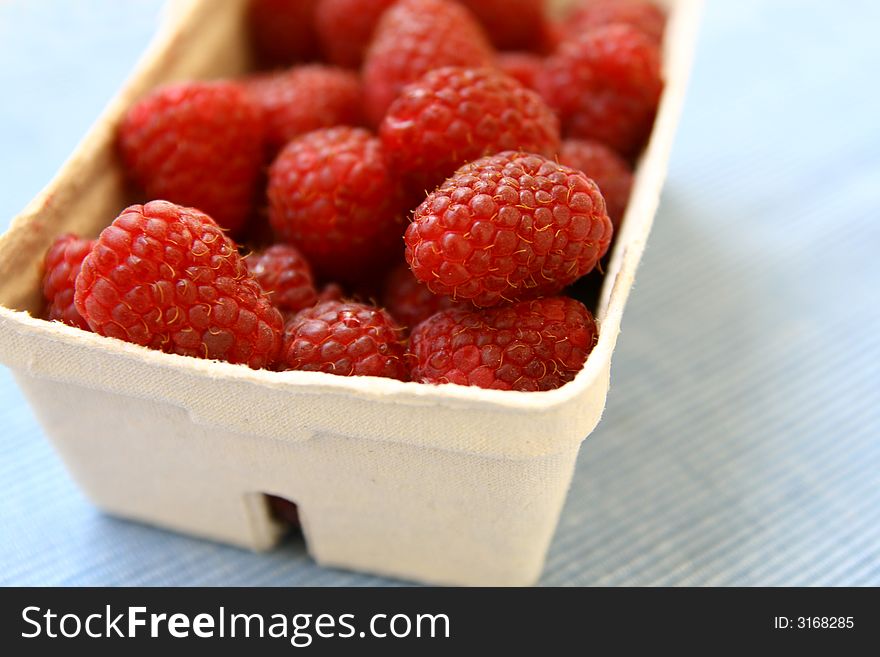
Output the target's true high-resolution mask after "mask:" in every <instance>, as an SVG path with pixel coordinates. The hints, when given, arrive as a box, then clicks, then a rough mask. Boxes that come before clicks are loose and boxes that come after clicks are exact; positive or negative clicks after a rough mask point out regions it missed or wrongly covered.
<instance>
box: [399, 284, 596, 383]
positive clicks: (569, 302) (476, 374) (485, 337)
mask: <svg viewBox="0 0 880 657" xmlns="http://www.w3.org/2000/svg"><path fill="white" fill-rule="evenodd" d="M597 334H598V330H597V328H596V323H595V322H594V321H593V316H592V315H591V314H590V311H589V310H587V309H586V308H585V307H584V306H583V304H581V303H580V302H579V301H575V300H574V299H569V298H568V297H551V298H548V299H538V300H535V301H520V302H519V303H515V304H513V305H510V306H502V307H500V308H490V309H488V310H482V311H480V310H467V309H463V308H459V309H453V310H445V311H443V312H441V313H438V314H436V315H434V316H433V317H431V318H430V319H428V320H426V321H424V322H422V323H421V324H420V325H419V326H418V327H417V328H416V329H415V330H414V331H413V334H412V336H411V338H410V351H411V352H412V354H413V360H414V365H413V368H412V373H411V375H412V380H413V381H418V382H421V383H457V384H459V385H465V386H468V385H470V386H479V387H480V388H494V389H496V390H522V391H534V390H552V389H554V388H558V387H560V386H561V385H563V384H565V383H568V382H569V381H571V380H572V379H573V378H574V377H575V375H576V374H577V373H578V372H579V371H580V369H581V367H583V364H584V362H585V361H586V359H587V356H588V355H589V354H590V352H591V351H592V349H593V346H594V345H595V344H596V339H597Z"/></svg>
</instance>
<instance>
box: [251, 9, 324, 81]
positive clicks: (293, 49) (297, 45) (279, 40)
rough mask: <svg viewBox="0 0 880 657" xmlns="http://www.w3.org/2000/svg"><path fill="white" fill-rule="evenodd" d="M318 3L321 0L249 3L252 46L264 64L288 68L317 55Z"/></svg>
mask: <svg viewBox="0 0 880 657" xmlns="http://www.w3.org/2000/svg"><path fill="white" fill-rule="evenodd" d="M317 4H318V0H250V6H249V7H248V27H249V29H250V36H251V43H252V45H253V49H254V51H255V52H256V53H257V58H258V59H259V60H260V62H261V63H262V64H263V65H265V66H267V67H270V68H271V67H274V66H287V65H289V64H293V63H294V62H297V61H300V60H303V59H312V58H313V57H314V56H315V55H316V53H317V50H318V39H317V36H316V34H315V7H316V6H317Z"/></svg>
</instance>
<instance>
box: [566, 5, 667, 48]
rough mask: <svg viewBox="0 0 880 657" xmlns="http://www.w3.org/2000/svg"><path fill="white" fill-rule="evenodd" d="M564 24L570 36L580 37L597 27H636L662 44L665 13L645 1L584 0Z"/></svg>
mask: <svg viewBox="0 0 880 657" xmlns="http://www.w3.org/2000/svg"><path fill="white" fill-rule="evenodd" d="M565 22H566V25H567V26H568V27H567V32H568V34H569V35H570V36H577V35H579V34H582V33H584V32H589V31H590V30H593V29H595V28H597V27H604V26H606V25H614V24H623V25H629V26H630V27H634V28H636V29H637V30H639V31H640V32H641V33H642V34H644V35H645V36H647V37H648V38H650V39H651V40H652V41H654V42H655V43H658V44H659V43H660V42H661V41H662V40H663V30H664V29H665V28H666V13H665V12H664V11H663V10H662V9H661V8H660V7H658V6H657V5H655V4H654V3H653V2H647V1H646V0H583V1H582V2H581V3H580V4H579V5H577V6H576V7H575V8H574V11H572V12H571V13H570V14H569V15H568V17H567V18H566V21H565Z"/></svg>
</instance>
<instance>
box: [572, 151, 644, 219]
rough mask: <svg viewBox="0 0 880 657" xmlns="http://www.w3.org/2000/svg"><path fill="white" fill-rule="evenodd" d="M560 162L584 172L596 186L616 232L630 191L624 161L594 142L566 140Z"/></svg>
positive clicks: (627, 167)
mask: <svg viewBox="0 0 880 657" xmlns="http://www.w3.org/2000/svg"><path fill="white" fill-rule="evenodd" d="M559 162H560V163H562V164H564V165H565V166H567V167H571V168H572V169H577V170H578V171H583V172H584V173H585V174H587V176H588V177H590V178H592V179H593V182H595V183H596V184H597V185H599V191H600V192H602V198H604V199H605V207H606V208H607V209H608V216H609V217H610V218H611V221H612V223H613V224H614V229H615V230H617V228H618V227H619V226H620V220H621V219H623V213H624V212H626V205H627V203H628V202H629V192H630V190H631V189H632V169H630V166H629V164H628V163H627V161H626V160H624V159H623V158H622V157H620V156H619V155H618V154H617V153H615V152H614V151H613V150H611V149H610V148H608V147H607V146H605V144H601V143H599V142H597V141H585V140H581V139H566V140H565V141H563V142H562V148H561V149H560V150H559Z"/></svg>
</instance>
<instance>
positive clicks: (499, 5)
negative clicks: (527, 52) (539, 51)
mask: <svg viewBox="0 0 880 657" xmlns="http://www.w3.org/2000/svg"><path fill="white" fill-rule="evenodd" d="M459 2H461V3H462V4H463V5H465V6H466V7H467V8H468V9H470V10H471V11H472V12H473V13H474V15H475V16H476V17H477V20H479V21H480V23H481V24H482V25H483V27H484V28H485V29H486V33H487V34H488V35H489V38H490V39H491V40H492V43H493V44H494V45H495V47H496V48H499V49H501V48H505V49H515V48H523V49H527V48H532V47H534V46H535V45H536V44H538V43H539V42H540V39H541V30H542V26H543V23H544V0H459Z"/></svg>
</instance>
